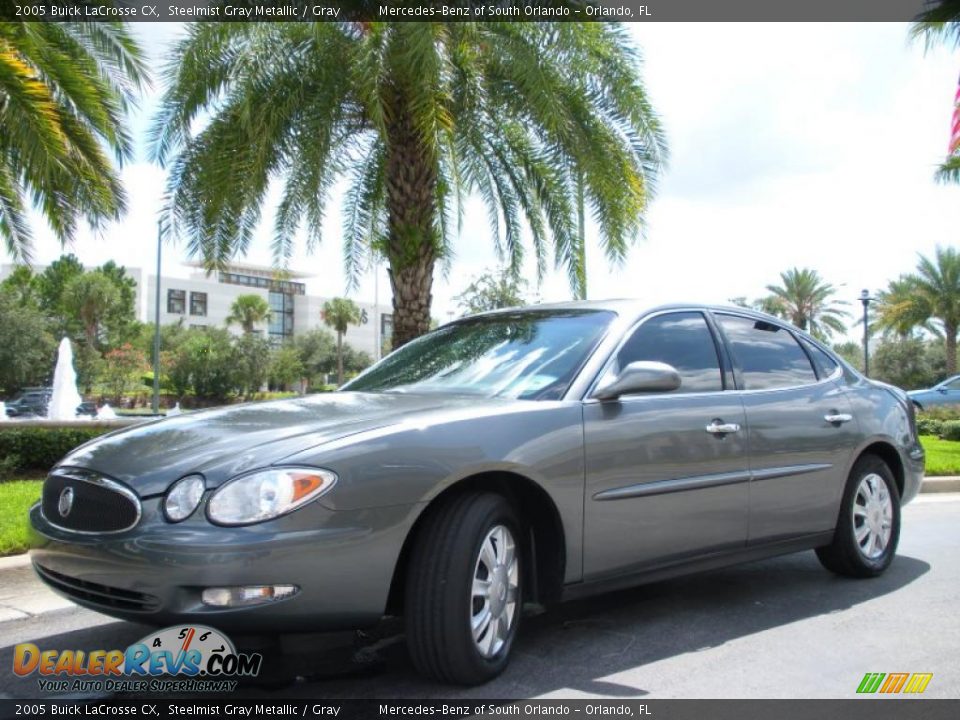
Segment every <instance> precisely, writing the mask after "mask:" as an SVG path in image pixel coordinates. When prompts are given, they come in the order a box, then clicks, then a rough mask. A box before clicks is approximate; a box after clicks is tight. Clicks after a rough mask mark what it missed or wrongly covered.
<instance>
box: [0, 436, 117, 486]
mask: <svg viewBox="0 0 960 720" xmlns="http://www.w3.org/2000/svg"><path fill="white" fill-rule="evenodd" d="M116 429H117V425H104V424H100V423H98V424H96V425H94V424H91V425H90V426H88V427H78V426H76V425H72V426H68V427H56V426H53V427H51V426H42V425H25V424H24V425H20V424H11V425H9V426H6V427H0V474H8V475H9V474H12V473H14V472H21V471H24V470H29V471H37V472H46V471H47V470H49V469H50V468H51V467H53V466H54V465H55V464H56V463H57V462H59V461H60V460H61V459H62V458H63V456H64V455H66V454H67V453H68V452H70V451H71V450H73V449H74V448H75V447H77V446H78V445H83V443H85V442H87V441H88V440H92V439H93V438H95V437H97V436H98V435H103V434H104V433H108V432H110V431H111V430H116Z"/></svg>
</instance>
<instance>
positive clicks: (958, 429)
mask: <svg viewBox="0 0 960 720" xmlns="http://www.w3.org/2000/svg"><path fill="white" fill-rule="evenodd" d="M940 437H941V438H943V439H944V440H960V420H947V421H945V422H944V423H943V427H942V428H941V430H940Z"/></svg>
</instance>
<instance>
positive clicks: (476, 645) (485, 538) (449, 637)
mask: <svg viewBox="0 0 960 720" xmlns="http://www.w3.org/2000/svg"><path fill="white" fill-rule="evenodd" d="M522 537H523V536H522V534H521V533H520V523H519V522H518V520H517V517H516V514H515V512H514V510H513V508H512V506H511V505H510V504H509V503H508V502H507V501H506V499H505V498H503V497H502V496H501V495H497V494H494V493H482V494H468V495H462V496H460V497H457V498H454V499H453V500H451V501H450V502H448V503H447V504H446V505H444V506H441V507H439V508H437V510H436V511H435V512H434V513H433V514H432V515H431V517H429V518H428V519H427V520H426V525H425V526H424V527H423V528H422V530H421V532H420V533H419V535H418V537H417V540H416V542H415V545H414V549H413V555H412V556H411V559H410V560H411V562H410V574H409V576H408V578H407V586H406V609H407V610H406V624H407V645H408V647H409V649H410V657H411V659H412V660H413V663H414V665H415V666H416V667H417V669H418V670H419V671H420V672H421V673H423V674H425V675H428V676H430V677H433V678H436V679H437V680H441V681H444V682H453V683H459V684H463V685H476V684H479V683H483V682H486V681H487V680H490V679H492V678H493V677H496V676H497V675H499V674H500V673H501V672H503V670H504V668H506V666H507V662H508V661H509V657H510V650H511V648H512V646H513V640H514V638H515V637H516V634H517V627H518V626H519V624H520V614H521V607H522V599H523V594H522V589H523V588H522V585H523V567H522V558H523V552H522V547H521V539H522Z"/></svg>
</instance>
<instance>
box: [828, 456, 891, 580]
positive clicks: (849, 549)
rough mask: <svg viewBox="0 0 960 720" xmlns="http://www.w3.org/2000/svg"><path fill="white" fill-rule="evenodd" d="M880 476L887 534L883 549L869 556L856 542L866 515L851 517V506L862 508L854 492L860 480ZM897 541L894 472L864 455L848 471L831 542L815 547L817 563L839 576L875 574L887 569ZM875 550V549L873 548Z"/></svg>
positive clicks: (868, 575)
mask: <svg viewBox="0 0 960 720" xmlns="http://www.w3.org/2000/svg"><path fill="white" fill-rule="evenodd" d="M870 476H874V478H876V477H879V478H880V479H881V480H882V481H883V484H884V487H885V489H886V492H887V493H888V495H889V498H890V503H891V505H892V507H891V517H890V535H889V539H888V540H887V542H886V544H885V546H884V547H883V550H882V552H879V553H877V554H874V555H872V554H871V553H870V552H868V551H869V550H871V548H867V551H865V550H864V549H863V548H862V547H861V545H860V543H859V542H858V541H857V532H858V530H859V529H860V528H861V527H862V526H863V525H865V524H867V519H866V517H863V516H861V518H860V520H859V521H858V520H855V518H854V505H855V504H856V505H857V507H858V508H863V507H864V505H863V504H862V503H858V500H857V495H858V490H859V488H860V486H861V483H863V482H864V481H865V479H866V478H868V477H870ZM899 540H900V493H899V492H898V491H897V483H896V482H895V481H894V479H893V473H892V472H891V471H890V468H889V467H888V466H887V464H886V463H885V462H884V461H883V460H881V459H880V458H878V457H877V456H875V455H864V456H863V457H861V458H860V459H859V460H857V462H856V464H854V466H853V469H852V470H851V471H850V477H849V478H848V479H847V486H846V488H845V489H844V492H843V501H842V502H841V503H840V517H839V519H838V520H837V528H836V530H835V532H834V536H833V542H832V543H830V544H829V545H825V546H824V547H821V548H817V557H818V558H819V559H820V563H821V564H822V565H823V566H824V567H825V568H827V570H830V571H832V572H835V573H837V574H838V575H844V576H846V577H854V578H868V577H876V576H877V575H880V574H881V573H882V572H883V571H884V570H886V569H887V568H888V567H889V566H890V563H891V562H893V557H894V555H895V554H896V552H897V543H898V541H899ZM873 552H874V553H876V549H873Z"/></svg>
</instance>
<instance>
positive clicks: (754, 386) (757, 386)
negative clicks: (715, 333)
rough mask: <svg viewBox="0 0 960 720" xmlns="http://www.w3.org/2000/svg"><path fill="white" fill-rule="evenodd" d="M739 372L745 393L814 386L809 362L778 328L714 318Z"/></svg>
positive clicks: (738, 319)
mask: <svg viewBox="0 0 960 720" xmlns="http://www.w3.org/2000/svg"><path fill="white" fill-rule="evenodd" d="M717 319H718V320H719V321H720V325H721V326H722V327H723V331H724V333H725V334H726V336H727V339H728V340H729V341H730V349H731V351H732V352H733V355H734V357H735V358H736V359H737V361H738V362H739V365H740V369H741V370H742V371H743V382H744V385H745V389H746V390H768V389H772V388H781V387H793V386H796V385H806V384H809V383H815V382H816V381H817V376H816V374H815V373H814V372H813V366H811V365H810V359H809V358H808V357H807V354H806V353H805V352H804V351H803V348H801V347H800V346H799V345H798V344H797V341H796V339H795V338H794V337H793V335H792V334H791V333H790V332H789V331H788V330H785V329H783V328H781V327H780V326H779V325H774V324H772V323H768V322H765V321H763V320H754V319H752V318H745V317H738V316H734V315H717Z"/></svg>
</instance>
